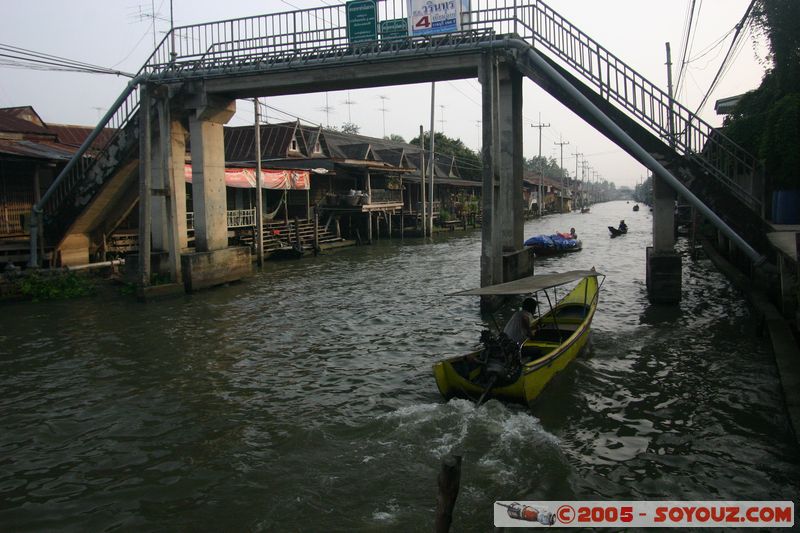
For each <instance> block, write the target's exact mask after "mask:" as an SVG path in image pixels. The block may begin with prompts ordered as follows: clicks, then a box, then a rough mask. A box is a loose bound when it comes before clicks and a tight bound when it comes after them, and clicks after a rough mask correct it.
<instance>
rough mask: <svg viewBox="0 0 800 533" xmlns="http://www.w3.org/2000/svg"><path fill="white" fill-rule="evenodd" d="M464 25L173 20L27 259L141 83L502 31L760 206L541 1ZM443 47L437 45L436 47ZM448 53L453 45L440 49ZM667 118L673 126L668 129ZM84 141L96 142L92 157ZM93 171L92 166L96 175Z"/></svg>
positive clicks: (721, 162) (495, 0) (385, 13)
mask: <svg viewBox="0 0 800 533" xmlns="http://www.w3.org/2000/svg"><path fill="white" fill-rule="evenodd" d="M377 6H378V11H379V14H378V19H379V20H381V21H383V20H389V19H393V18H405V17H406V16H407V15H406V1H405V0H378V2H377ZM462 22H463V28H464V31H463V32H460V33H457V34H450V35H447V36H441V35H437V36H435V37H424V38H420V37H417V38H411V37H408V38H405V39H391V40H387V41H380V40H379V41H377V42H372V43H360V44H357V45H351V44H350V43H349V42H348V40H347V28H346V14H345V6H344V5H343V4H342V5H335V6H323V7H317V8H312V9H303V10H296V11H288V12H284V13H274V14H267V15H258V16H252V17H242V18H236V19H229V20H222V21H215V22H210V23H201V24H193V25H187V26H180V27H176V28H174V29H173V30H171V31H170V32H169V33H167V35H165V36H164V38H163V39H162V41H161V43H160V45H159V46H157V47H156V49H155V50H154V51H153V53H152V54H151V56H150V57H149V58H148V59H147V61H146V62H145V64H144V65H143V66H142V68H141V69H140V70H139V72H138V73H137V74H136V77H135V78H134V79H133V80H131V82H130V83H129V84H128V86H127V87H126V89H125V91H123V93H122V94H121V95H120V97H119V98H118V99H117V101H116V102H115V104H114V105H113V106H112V107H111V108H110V109H109V111H108V113H106V115H105V116H104V117H103V119H102V120H101V121H100V123H99V124H98V125H97V126H96V127H95V129H94V130H93V131H92V134H91V135H90V137H89V138H88V139H87V141H86V142H85V143H84V144H83V145H82V146H81V147H80V149H79V150H78V151H77V152H76V154H75V155H74V156H73V158H72V160H71V161H70V162H69V163H68V165H67V166H66V167H65V168H64V170H62V172H61V173H60V174H59V175H58V176H57V177H56V179H55V180H54V182H53V184H52V185H51V186H50V188H49V189H48V190H47V192H46V193H45V194H44V195H43V197H42V199H41V200H40V201H39V202H38V203H37V204H36V205H35V206H34V208H33V213H32V215H33V216H32V224H31V225H32V228H31V235H32V239H31V244H32V246H31V248H32V250H31V251H32V253H31V258H32V262H34V261H35V257H36V256H35V254H36V251H35V243H34V241H35V238H36V237H35V236H34V228H35V227H36V224H37V218H38V216H40V215H41V214H42V213H49V214H54V213H56V212H58V211H59V209H61V207H62V206H63V205H64V202H65V201H66V200H68V199H70V198H73V197H75V195H76V194H77V192H78V188H79V186H80V185H81V184H82V183H85V182H86V180H87V177H89V176H91V177H92V178H94V179H95V180H97V181H98V183H99V182H101V181H102V180H103V179H104V177H105V176H102V175H100V174H102V173H103V171H104V170H103V169H102V168H100V167H102V165H99V163H100V162H101V161H104V160H106V159H112V158H111V157H110V153H111V151H112V147H113V146H115V144H116V143H117V142H118V141H119V139H120V135H122V134H123V132H124V131H125V129H126V128H127V127H128V126H129V125H130V124H132V122H133V119H134V117H135V116H136V115H137V113H138V109H139V84H141V83H143V82H146V81H147V80H149V79H152V78H157V79H158V80H159V81H167V80H170V79H186V78H193V77H206V76H209V75H210V72H209V70H214V71H216V72H215V74H217V75H235V74H236V73H237V71H238V70H240V69H249V71H252V70H253V69H261V70H269V69H272V68H286V67H289V66H293V65H296V64H297V62H303V63H304V62H309V61H312V60H314V61H319V60H325V61H328V60H329V61H347V60H353V59H366V58H367V56H369V58H370V59H371V58H372V57H373V56H380V55H391V54H397V53H401V52H402V53H406V52H407V51H408V50H411V51H416V50H418V51H420V52H422V53H436V52H437V50H444V49H445V48H444V46H443V43H447V44H448V45H453V44H456V45H458V46H463V47H464V48H469V47H470V46H472V47H475V48H478V47H480V46H481V43H483V42H484V41H485V40H487V39H489V38H496V37H497V36H500V35H506V36H518V37H519V38H522V39H524V40H525V41H526V42H527V43H528V44H529V45H530V46H533V47H535V46H537V45H541V46H542V47H544V48H546V49H547V50H549V51H550V52H552V53H553V55H554V56H555V57H556V58H557V59H558V60H560V61H561V62H563V63H564V64H566V65H567V66H568V67H570V68H571V69H572V70H573V71H575V72H577V73H578V74H580V75H581V76H582V77H583V78H584V79H586V80H588V81H589V82H590V84H591V85H592V86H593V87H595V88H596V89H597V90H598V92H599V93H600V95H601V96H603V97H604V98H606V99H607V100H609V101H613V102H615V103H616V104H618V105H619V106H621V108H622V109H623V110H625V111H626V112H628V113H629V114H630V115H631V116H632V117H634V118H636V119H637V120H638V121H639V122H640V123H641V124H644V125H645V126H647V127H648V128H649V129H650V130H651V131H654V132H655V133H656V135H657V136H658V137H660V138H661V139H664V140H666V141H668V144H670V145H672V146H674V147H675V149H676V151H678V152H679V153H681V154H683V155H684V156H686V157H690V158H692V159H694V160H695V161H697V162H698V163H699V164H701V165H702V166H703V168H705V169H706V170H708V171H709V172H710V173H711V174H712V175H713V176H715V177H716V178H718V179H719V180H720V181H721V182H723V183H724V184H725V185H726V186H727V187H728V188H730V190H732V191H733V193H734V194H736V195H737V196H738V197H739V198H741V199H742V200H743V201H745V202H746V203H747V205H749V206H750V207H751V208H753V209H754V210H756V211H759V206H760V200H759V199H757V198H755V197H754V196H753V195H752V194H750V193H749V192H748V191H745V190H744V189H743V188H741V187H740V186H739V185H738V184H737V183H736V182H735V181H734V180H732V179H731V178H730V176H736V175H739V174H746V173H751V174H752V173H753V172H754V171H755V168H756V161H755V158H754V157H753V156H752V155H750V154H749V153H747V151H746V150H744V149H743V148H741V147H740V146H738V145H736V143H734V142H733V141H731V140H730V139H728V138H727V137H725V136H724V135H723V134H721V133H720V132H719V131H718V130H715V129H714V128H713V127H711V126H710V125H709V124H707V123H706V122H705V121H703V120H702V119H700V118H699V117H698V116H697V115H695V114H694V113H692V112H691V111H689V110H688V109H687V108H686V107H684V106H682V105H681V104H680V103H678V102H676V101H675V100H674V99H671V98H670V97H669V96H668V95H667V94H666V93H665V92H664V91H663V90H661V89H659V88H658V87H656V86H655V85H654V84H652V83H650V82H649V81H647V80H646V79H645V78H644V77H643V76H641V75H640V74H638V73H637V72H636V71H635V70H634V69H632V68H630V67H629V66H627V65H626V64H625V63H624V62H623V61H621V60H620V59H619V58H617V57H616V56H615V55H613V54H611V52H609V51H608V50H606V49H605V48H604V47H602V46H601V45H600V44H599V43H597V42H596V41H594V40H592V39H591V38H590V37H588V36H587V35H586V34H585V33H583V32H582V31H580V30H579V29H577V28H576V27H575V26H574V25H573V24H571V23H570V22H569V21H567V20H566V19H565V18H564V17H562V16H561V15H559V14H558V13H557V12H555V11H554V10H553V9H551V8H550V7H549V6H548V5H547V4H545V3H544V2H542V1H540V0H472V6H471V9H470V10H469V11H467V12H465V13H464V14H463V20H462ZM440 47H441V48H440ZM448 53H452V49H450V48H448ZM670 122H671V123H672V124H673V125H674V128H673V130H672V131H670V129H669V124H670ZM104 131H111V132H112V134H111V135H109V136H108V139H106V140H105V142H103V143H102V144H101V145H95V146H92V145H93V143H95V141H96V140H97V139H98V138H99V136H100V134H101V133H102V132H104ZM90 149H92V150H93V151H94V153H92V156H93V157H87V156H88V155H90V152H89V151H90ZM93 173H94V174H97V175H94V174H93Z"/></svg>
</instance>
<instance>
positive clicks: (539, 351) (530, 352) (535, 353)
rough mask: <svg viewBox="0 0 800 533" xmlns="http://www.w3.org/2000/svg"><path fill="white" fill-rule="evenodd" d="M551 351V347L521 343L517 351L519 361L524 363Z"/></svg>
mask: <svg viewBox="0 0 800 533" xmlns="http://www.w3.org/2000/svg"><path fill="white" fill-rule="evenodd" d="M551 351H553V348H551V347H544V346H533V345H526V344H523V345H522V348H521V349H520V352H519V358H520V362H521V363H522V364H523V365H524V364H525V363H529V362H531V361H535V360H537V359H539V358H540V357H542V356H543V355H546V354H548V353H550V352H551Z"/></svg>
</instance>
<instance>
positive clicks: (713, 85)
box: [694, 0, 757, 115]
mask: <svg viewBox="0 0 800 533" xmlns="http://www.w3.org/2000/svg"><path fill="white" fill-rule="evenodd" d="M756 1H757V0H751V1H750V5H748V6H747V10H746V11H745V12H744V16H742V19H741V20H740V21H739V23H738V24H737V25H736V33H734V34H733V40H732V41H731V46H730V47H729V48H728V52H727V53H726V54H725V58H724V59H723V60H722V64H721V65H720V66H719V70H718V71H717V74H716V75H715V76H714V80H713V81H712V82H711V85H710V86H709V88H708V91H707V92H706V95H705V96H704V97H703V100H702V101H701V102H700V105H699V106H697V109H696V110H695V112H694V114H695V115H696V114H697V113H698V112H699V111H700V110H701V109H702V108H703V106H704V105H706V102H708V99H709V97H710V96H711V93H712V92H714V89H716V87H717V84H718V83H719V81H720V80H721V79H722V76H723V75H724V73H725V71H727V69H728V67H729V63H728V62H729V61H730V59H731V57H732V55H733V52H734V48H736V45H737V44H739V36H740V35H741V33H742V29H744V27H745V26H747V25H748V24H749V22H750V13H751V12H752V10H753V6H754V5H755V3H756Z"/></svg>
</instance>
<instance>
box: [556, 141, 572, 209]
mask: <svg viewBox="0 0 800 533" xmlns="http://www.w3.org/2000/svg"><path fill="white" fill-rule="evenodd" d="M558 138H559V140H560V142H557V143H555V142H554V143H553V144H555V145H557V146H558V147H559V148H560V149H561V194H560V196H561V212H562V213H563V212H564V147H565V146H567V145H568V144H569V142H564V139H563V138H562V137H561V135H559V136H558Z"/></svg>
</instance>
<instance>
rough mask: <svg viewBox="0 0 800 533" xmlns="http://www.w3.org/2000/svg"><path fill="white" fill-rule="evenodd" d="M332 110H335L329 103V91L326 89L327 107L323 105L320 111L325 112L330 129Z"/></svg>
mask: <svg viewBox="0 0 800 533" xmlns="http://www.w3.org/2000/svg"><path fill="white" fill-rule="evenodd" d="M331 110H333V108H332V107H331V106H330V105H328V92H327V91H325V107H321V108H320V111H324V112H325V122H326V124H327V128H328V129H330V127H331V116H330V112H331Z"/></svg>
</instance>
